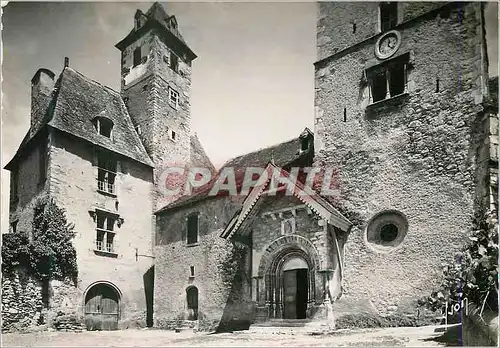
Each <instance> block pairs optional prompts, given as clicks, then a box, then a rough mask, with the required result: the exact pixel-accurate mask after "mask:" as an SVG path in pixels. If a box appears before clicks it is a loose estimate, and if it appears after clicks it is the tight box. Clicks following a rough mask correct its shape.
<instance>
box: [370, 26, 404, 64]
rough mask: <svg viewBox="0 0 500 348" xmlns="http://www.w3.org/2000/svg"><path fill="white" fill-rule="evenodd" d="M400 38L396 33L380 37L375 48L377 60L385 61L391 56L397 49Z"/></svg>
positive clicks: (392, 32)
mask: <svg viewBox="0 0 500 348" xmlns="http://www.w3.org/2000/svg"><path fill="white" fill-rule="evenodd" d="M399 44H400V36H399V33H398V32H396V31H391V32H388V33H387V34H385V35H384V36H382V37H380V38H379V39H378V41H377V44H376V47H375V53H376V55H377V57H378V58H380V59H386V58H389V57H390V56H392V55H393V54H394V53H395V52H396V51H397V50H398V48H399Z"/></svg>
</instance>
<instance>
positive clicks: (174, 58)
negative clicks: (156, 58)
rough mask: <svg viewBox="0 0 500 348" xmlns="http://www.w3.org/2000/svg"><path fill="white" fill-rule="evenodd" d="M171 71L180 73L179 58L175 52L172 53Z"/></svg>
mask: <svg viewBox="0 0 500 348" xmlns="http://www.w3.org/2000/svg"><path fill="white" fill-rule="evenodd" d="M170 69H172V70H173V71H175V72H178V71H179V57H177V55H176V54H175V53H174V52H170Z"/></svg>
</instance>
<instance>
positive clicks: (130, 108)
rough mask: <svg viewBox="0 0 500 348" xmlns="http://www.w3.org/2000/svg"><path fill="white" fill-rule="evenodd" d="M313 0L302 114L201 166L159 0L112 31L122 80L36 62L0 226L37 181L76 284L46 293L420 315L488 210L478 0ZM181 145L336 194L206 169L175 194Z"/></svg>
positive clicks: (318, 317)
mask: <svg viewBox="0 0 500 348" xmlns="http://www.w3.org/2000/svg"><path fill="white" fill-rule="evenodd" d="M317 6H318V18H317V61H316V62H315V63H314V66H315V84H316V87H315V100H314V105H315V120H314V132H312V131H310V130H309V129H307V128H306V129H304V131H303V132H302V133H301V134H297V137H296V138H294V139H291V140H289V141H286V142H283V143H280V144H277V145H275V146H271V147H268V148H264V149H260V150H257V151H255V152H252V153H249V154H245V155H242V156H240V157H236V158H233V159H231V160H229V161H228V162H227V163H225V164H224V165H223V167H222V168H221V169H219V170H218V171H216V170H215V168H214V166H213V165H212V163H211V162H210V159H209V158H208V156H207V155H206V153H205V152H204V150H203V147H202V145H201V144H200V141H199V140H198V138H197V136H196V135H195V133H194V130H192V129H191V125H190V87H191V78H192V76H191V66H192V64H193V62H194V60H195V58H197V56H196V54H195V53H194V52H193V50H192V49H191V48H190V47H189V45H188V43H187V42H186V41H185V40H184V38H183V37H182V35H181V33H180V32H179V29H178V23H177V18H176V17H175V16H173V15H169V14H167V12H166V11H165V10H164V8H163V7H162V6H161V5H160V4H158V3H155V4H153V5H152V7H151V8H150V9H149V10H148V11H147V12H146V13H143V12H141V11H140V10H137V12H136V14H135V16H134V18H133V19H134V21H133V23H134V27H133V28H132V29H131V31H130V33H128V34H127V35H126V37H125V38H124V39H123V40H121V41H120V42H119V43H117V44H116V48H117V49H119V50H120V51H121V67H122V69H121V73H122V76H121V77H122V79H121V81H122V83H121V91H120V92H117V91H114V90H112V89H110V88H108V87H106V86H103V85H101V84H99V83H98V82H96V81H94V80H91V79H89V78H87V77H85V76H84V75H83V74H82V73H80V72H78V71H76V70H74V69H73V68H72V67H70V65H69V60H68V59H66V60H65V65H64V68H63V70H62V72H61V73H60V74H59V76H58V77H57V78H56V76H55V74H54V73H53V72H51V71H50V70H47V69H39V70H38V71H37V72H36V73H35V75H34V77H33V79H32V81H31V82H32V109H31V126H30V129H29V130H28V133H27V134H26V136H25V138H24V139H23V141H22V143H21V145H20V148H19V150H18V152H17V153H16V155H15V157H14V158H13V159H12V160H11V161H10V162H9V163H8V165H7V166H6V169H8V170H10V172H11V178H12V179H11V205H10V226H11V231H10V232H11V233H15V232H16V231H28V230H29V228H30V224H31V219H32V214H33V203H34V201H35V200H36V199H37V197H39V196H41V195H48V196H50V197H53V198H54V199H55V201H56V202H57V203H58V204H59V205H60V206H62V207H64V208H65V209H66V214H67V217H68V221H71V222H74V223H75V230H76V231H77V236H76V237H75V240H74V245H75V247H76V249H77V257H78V266H79V283H78V287H77V289H73V290H72V291H70V290H68V289H64V290H60V291H59V290H58V289H57V284H56V285H55V289H54V293H56V294H57V293H58V291H59V292H65V296H59V297H56V298H55V299H54V300H52V301H51V304H50V306H51V308H52V309H53V310H64V311H73V312H75V313H77V314H78V315H79V316H81V317H82V318H84V319H85V320H87V319H88V318H94V320H93V321H92V322H93V323H95V322H96V321H97V322H98V321H99V320H101V321H102V322H107V323H109V322H111V325H106V326H104V325H103V326H101V327H100V328H101V329H103V328H107V329H116V328H126V327H135V326H146V325H147V326H154V327H158V328H177V327H180V326H186V325H187V326H192V327H196V328H198V329H200V330H216V329H224V328H227V329H234V328H248V326H249V325H251V324H259V323H266V322H273V321H276V320H282V319H285V320H299V321H303V322H324V321H327V322H333V321H334V320H335V318H339V317H341V316H342V315H345V314H350V313H363V312H366V313H374V314H376V315H380V316H387V315H394V314H398V315H403V316H407V317H411V318H415V317H418V315H419V314H418V311H417V304H416V301H417V299H418V298H419V297H420V296H424V295H426V294H428V293H429V292H430V291H431V289H433V288H434V287H435V286H436V285H437V284H438V283H439V277H440V269H441V264H442V263H444V262H448V261H451V260H452V259H453V257H454V255H455V253H456V252H457V251H458V250H459V249H460V247H461V246H462V245H463V244H464V243H465V241H466V240H467V234H468V231H469V230H470V228H471V226H472V219H473V218H474V217H475V216H478V215H481V214H484V213H485V212H486V211H488V210H491V209H497V201H498V198H497V196H496V192H497V176H498V173H497V170H496V168H497V167H498V155H497V146H498V117H497V99H496V95H497V90H498V84H497V81H492V80H490V79H489V78H488V56H487V49H486V40H485V31H484V8H485V4H483V3H447V2H443V3H416V2H407V3H405V2H397V3H396V2H390V3H385V2H384V3H376V2H369V3H360V2H351V3H346V2H323V3H319V4H318V5H317ZM201 59H202V58H201ZM311 63H313V62H311ZM193 78H196V77H195V76H194V77H193ZM179 163H181V164H183V165H186V166H190V167H203V168H206V169H208V170H209V172H211V173H213V174H214V178H217V177H220V176H221V173H223V172H224V170H225V169H227V168H231V169H235V170H238V171H240V170H241V171H244V170H245V169H246V168H249V167H254V168H255V167H256V168H262V170H263V171H270V170H271V171H274V170H278V171H280V172H281V173H285V176H287V177H288V178H289V179H290V178H294V175H296V173H295V172H294V168H299V169H300V172H301V173H303V172H306V171H307V170H310V169H311V167H312V168H318V169H320V170H323V171H328V169H333V171H332V173H334V178H333V179H334V180H333V181H334V182H335V185H336V187H337V189H338V191H339V192H340V194H339V195H338V196H335V197H325V196H324V195H323V194H322V193H321V192H320V190H318V189H316V188H314V187H313V188H310V187H309V186H308V185H306V182H305V180H304V177H303V176H300V175H299V176H297V177H296V178H294V179H297V180H293V181H292V182H293V184H294V189H293V194H284V190H283V187H282V186H281V187H280V186H278V187H273V186H272V185H271V183H270V182H269V181H266V182H264V183H263V184H262V185H260V186H255V187H254V188H253V189H252V190H250V191H249V192H248V193H247V194H245V195H239V196H238V197H237V198H234V197H230V196H228V195H212V194H210V191H211V190H210V189H211V187H213V181H211V182H209V183H208V184H206V185H204V186H202V187H199V188H197V189H195V190H194V191H193V192H192V194H190V195H185V196H182V197H178V198H175V199H173V198H172V197H171V196H166V195H165V194H164V193H163V192H164V191H163V190H162V189H163V186H164V185H165V177H164V176H163V174H164V172H165V170H167V169H168V168H169V167H170V166H172V165H173V164H179ZM240 180H241V178H240V177H239V176H238V178H237V181H238V183H240V184H241V182H240ZM60 298H64V301H58V299H60ZM62 302H64V306H63V304H62ZM63 307H65V308H63ZM86 322H87V321H86ZM89 329H92V328H91V327H89Z"/></svg>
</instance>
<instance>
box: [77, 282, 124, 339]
mask: <svg viewBox="0 0 500 348" xmlns="http://www.w3.org/2000/svg"><path fill="white" fill-rule="evenodd" d="M119 300H120V296H119V294H118V292H117V291H116V290H115V289H114V288H113V287H111V286H110V285H108V284H105V283H99V284H96V285H94V286H92V287H91V288H90V289H89V290H88V291H87V294H86V295H85V325H86V326H87V330H89V331H93V330H102V331H111V330H117V329H118V313H119V310H118V309H119V306H118V304H119Z"/></svg>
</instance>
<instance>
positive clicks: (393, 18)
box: [380, 2, 398, 32]
mask: <svg viewBox="0 0 500 348" xmlns="http://www.w3.org/2000/svg"><path fill="white" fill-rule="evenodd" d="M397 24H398V3H397V2H382V3H380V30H381V31H382V32H385V31H388V30H391V29H392V28H394V27H395V26H396V25H397Z"/></svg>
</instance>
